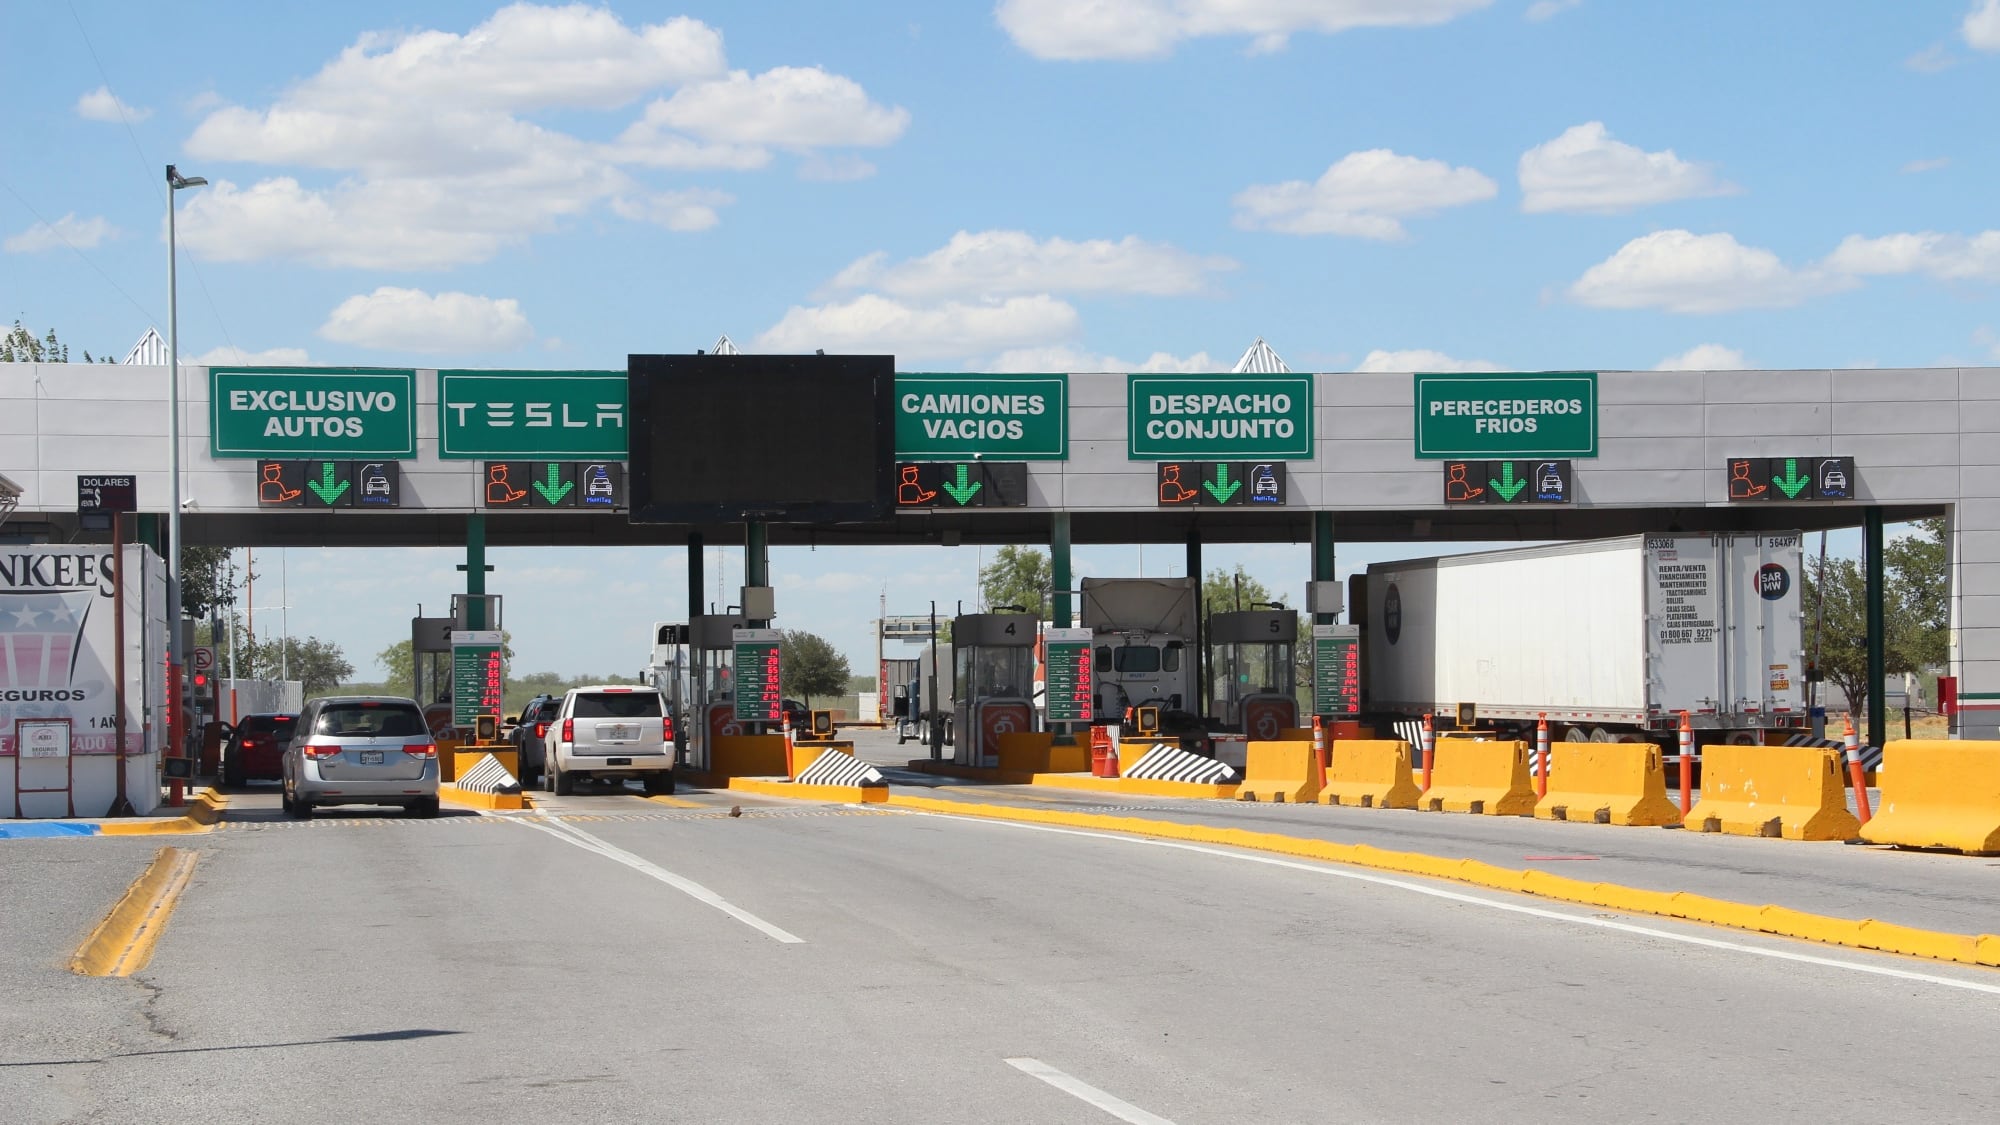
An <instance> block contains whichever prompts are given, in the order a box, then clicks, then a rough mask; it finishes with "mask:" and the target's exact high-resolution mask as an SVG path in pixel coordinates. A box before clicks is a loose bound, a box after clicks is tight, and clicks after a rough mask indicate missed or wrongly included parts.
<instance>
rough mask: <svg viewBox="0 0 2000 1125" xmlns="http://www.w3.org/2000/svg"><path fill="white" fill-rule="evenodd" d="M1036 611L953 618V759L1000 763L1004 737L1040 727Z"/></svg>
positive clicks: (970, 763)
mask: <svg viewBox="0 0 2000 1125" xmlns="http://www.w3.org/2000/svg"><path fill="white" fill-rule="evenodd" d="M1035 635H1036V621H1035V618H1034V615H1032V614H1027V613H968V614H963V615H961V616H959V617H955V618H953V619H952V622H951V645H952V683H953V690H952V695H953V697H954V699H955V700H956V701H957V707H956V709H955V712H954V714H953V716H952V725H953V726H954V727H955V728H956V729H957V734H958V736H957V738H956V740H955V741H954V743H953V747H952V759H953V760H954V761H956V762H957V763H958V764H959V765H962V766H998V765H999V764H1000V736H1001V735H1002V734H1006V733H1009V732H1012V731H1024V732H1025V731H1032V730H1034V729H1035V701H1034V698H1033V695H1032V692H1033V690H1034V686H1035Z"/></svg>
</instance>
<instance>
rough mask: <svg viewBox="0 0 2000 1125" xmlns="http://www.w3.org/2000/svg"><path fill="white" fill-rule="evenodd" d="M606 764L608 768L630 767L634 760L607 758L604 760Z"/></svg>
mask: <svg viewBox="0 0 2000 1125" xmlns="http://www.w3.org/2000/svg"><path fill="white" fill-rule="evenodd" d="M604 764H605V765H607V766H629V765H631V764H632V759H630V758H606V759H604Z"/></svg>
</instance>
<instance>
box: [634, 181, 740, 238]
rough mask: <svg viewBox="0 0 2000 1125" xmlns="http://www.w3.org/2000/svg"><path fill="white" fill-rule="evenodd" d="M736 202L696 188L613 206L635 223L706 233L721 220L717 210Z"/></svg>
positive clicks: (724, 194)
mask: <svg viewBox="0 0 2000 1125" xmlns="http://www.w3.org/2000/svg"><path fill="white" fill-rule="evenodd" d="M734 202H736V200H735V198H734V197H732V196H731V195H730V194H729V193H727V192H721V191H709V190H706V189H703V188H694V189H691V190H688V191H667V192H660V193H658V194H656V195H651V196H647V197H645V198H642V199H619V200H615V201H614V202H613V203H612V205H611V206H612V209H613V210H615V211H617V212H618V214H620V215H622V216H624V217H625V218H627V219H631V220H633V221H635V222H644V223H653V224H656V225H658V226H663V227H665V228H667V229H668V230H679V231H688V230H707V229H709V228H710V227H712V226H714V225H716V224H717V223H719V222H721V221H722V217H721V216H719V215H717V214H716V213H715V209H716V208H717V207H722V206H725V205H727V204H730V203H734Z"/></svg>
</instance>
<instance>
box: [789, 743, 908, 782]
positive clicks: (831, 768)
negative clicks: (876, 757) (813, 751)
mask: <svg viewBox="0 0 2000 1125" xmlns="http://www.w3.org/2000/svg"><path fill="white" fill-rule="evenodd" d="M792 780H793V781H794V782H796V783H798V784H800V785H863V786H871V787H872V786H878V785H887V784H889V779H888V778H886V777H883V776H882V771H881V770H878V769H876V768H875V767H874V766H871V765H869V764H868V763H867V762H864V761H862V760H861V759H859V758H856V757H855V756H854V755H852V754H843V753H841V752H840V751H838V750H828V751H827V752H826V753H824V754H821V755H820V756H819V757H817V758H815V759H813V764H812V765H809V766H807V767H806V768H805V770H804V772H802V773H800V774H799V776H797V777H795V778H793V779H792Z"/></svg>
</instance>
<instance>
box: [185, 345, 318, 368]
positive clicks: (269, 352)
mask: <svg viewBox="0 0 2000 1125" xmlns="http://www.w3.org/2000/svg"><path fill="white" fill-rule="evenodd" d="M181 362H182V363H192V364H194V365H195V366H197V367H245V366H257V367H304V366H306V365H307V364H308V363H310V362H311V360H308V359H307V358H306V350H305V349H304V348H265V349H264V350H263V351H261V352H246V351H244V350H243V349H242V348H239V347H235V346H234V345H229V344H225V345H223V346H222V347H219V348H210V349H208V350H207V351H205V352H203V353H201V354H200V355H198V356H196V357H194V358H193V359H185V360H182V361H181Z"/></svg>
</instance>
